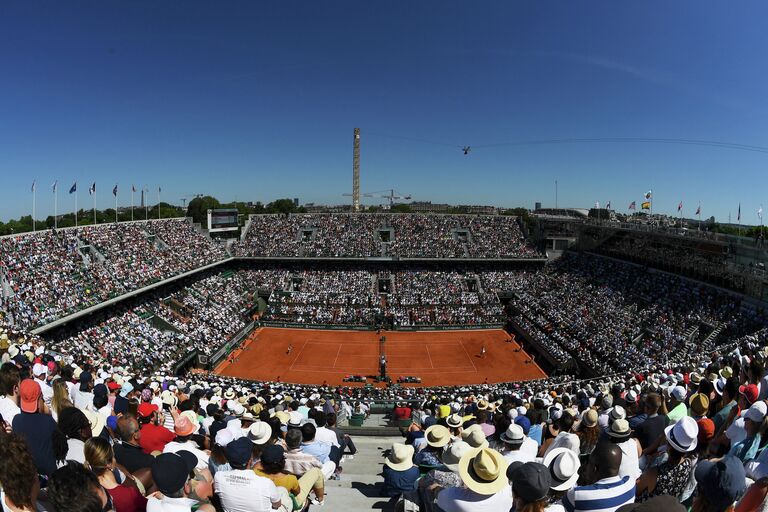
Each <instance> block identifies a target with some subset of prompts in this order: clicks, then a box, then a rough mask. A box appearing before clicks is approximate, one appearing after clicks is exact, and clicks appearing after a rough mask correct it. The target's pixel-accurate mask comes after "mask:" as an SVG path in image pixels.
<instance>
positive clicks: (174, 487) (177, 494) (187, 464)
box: [147, 450, 215, 512]
mask: <svg viewBox="0 0 768 512" xmlns="http://www.w3.org/2000/svg"><path fill="white" fill-rule="evenodd" d="M196 465H197V456H196V455H195V454H193V453H191V452H187V451H186V450H179V451H178V452H177V453H162V454H160V455H158V456H157V458H154V462H153V463H152V479H153V480H154V482H155V485H156V486H157V489H158V491H160V494H159V495H152V496H150V497H149V498H148V499H147V512H192V510H193V509H194V510H195V511H196V512H197V511H199V512H215V509H214V508H213V507H212V506H211V505H209V504H207V503H200V502H198V501H197V500H194V499H192V498H190V495H191V494H192V485H191V483H190V480H189V475H190V474H191V473H192V471H193V470H194V469H195V466H196Z"/></svg>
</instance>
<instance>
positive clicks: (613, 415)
mask: <svg viewBox="0 0 768 512" xmlns="http://www.w3.org/2000/svg"><path fill="white" fill-rule="evenodd" d="M608 417H609V418H610V419H611V420H612V421H616V420H623V419H626V417H627V411H626V409H624V408H623V407H622V406H620V405H615V406H613V408H612V409H611V412H610V413H609V414H608Z"/></svg>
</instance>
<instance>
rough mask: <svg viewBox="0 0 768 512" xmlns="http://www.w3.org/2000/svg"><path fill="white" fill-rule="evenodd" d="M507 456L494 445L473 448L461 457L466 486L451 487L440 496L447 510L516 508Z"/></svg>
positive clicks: (439, 505) (466, 510)
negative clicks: (508, 472)
mask: <svg viewBox="0 0 768 512" xmlns="http://www.w3.org/2000/svg"><path fill="white" fill-rule="evenodd" d="M506 471H507V463H506V461H505V460H504V457H502V455H501V454H500V453H499V452H497V451H496V450H492V449H490V448H483V449H481V450H472V451H470V452H468V453H466V454H465V455H464V456H463V457H462V458H461V460H460V461H459V475H460V476H461V481H462V482H463V483H464V486H463V487H451V488H450V489H445V490H443V491H442V492H441V493H440V494H439V495H438V496H437V505H438V507H440V509H441V510H442V511H443V512H469V511H473V512H476V511H489V512H491V511H497V510H509V509H511V508H512V505H513V500H512V487H510V485H509V482H508V480H507V475H506Z"/></svg>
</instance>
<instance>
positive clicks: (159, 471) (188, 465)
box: [151, 450, 197, 495]
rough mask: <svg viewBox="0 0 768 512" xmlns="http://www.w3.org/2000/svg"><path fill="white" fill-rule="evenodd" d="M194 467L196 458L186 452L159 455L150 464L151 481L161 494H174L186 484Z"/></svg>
mask: <svg viewBox="0 0 768 512" xmlns="http://www.w3.org/2000/svg"><path fill="white" fill-rule="evenodd" d="M190 455H191V457H190ZM196 465H197V457H196V456H195V454H193V453H191V452H188V451H187V450H180V451H178V452H176V453H161V454H160V455H158V456H157V457H156V458H155V460H154V462H153V463H152V468H151V471H152V479H153V480H154V481H155V485H156V486H157V488H158V490H159V491H160V492H161V493H163V494H166V495H168V494H175V493H177V492H178V491H179V490H180V489H181V488H183V487H184V484H186V483H187V480H188V479H189V474H190V472H191V471H192V470H193V469H195V466H196Z"/></svg>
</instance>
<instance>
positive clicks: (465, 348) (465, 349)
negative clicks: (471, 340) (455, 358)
mask: <svg viewBox="0 0 768 512" xmlns="http://www.w3.org/2000/svg"><path fill="white" fill-rule="evenodd" d="M459 343H461V348H463V349H464V353H465V354H467V357H468V358H469V362H470V363H472V368H474V369H475V372H477V366H475V362H474V361H473V360H472V356H470V355H469V352H467V347H465V346H464V342H463V341H460V342H459Z"/></svg>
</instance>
